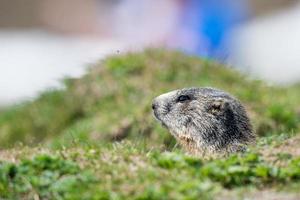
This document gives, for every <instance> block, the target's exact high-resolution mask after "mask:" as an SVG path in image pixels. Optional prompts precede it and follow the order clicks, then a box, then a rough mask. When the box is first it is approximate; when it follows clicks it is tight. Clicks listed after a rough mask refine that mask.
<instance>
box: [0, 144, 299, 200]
mask: <svg viewBox="0 0 300 200" xmlns="http://www.w3.org/2000/svg"><path fill="white" fill-rule="evenodd" d="M297 145H299V144H297ZM25 149H26V148H25ZM45 151H48V152H47V153H45ZM25 152H27V155H26V154H25V155H24V149H23V148H21V149H19V150H18V149H15V150H13V151H10V153H12V154H15V155H14V156H13V157H14V158H17V160H15V162H12V161H10V162H9V161H6V162H1V164H0V197H1V198H4V199H18V198H25V199H32V198H34V197H35V196H38V197H39V198H42V199H199V198H201V199H213V198H214V197H215V196H217V195H220V194H222V191H224V190H231V192H236V191H238V190H240V189H241V188H246V189H248V188H251V187H252V188H257V190H259V189H263V188H272V187H273V188H274V186H276V187H277V188H280V187H286V184H287V185H289V184H291V183H294V184H296V183H298V186H300V156H298V157H292V156H288V155H287V154H285V155H284V154H278V155H277V156H276V158H277V159H279V160H281V161H283V162H284V165H282V164H275V162H272V161H270V160H269V161H268V160H266V159H265V157H264V156H263V154H262V153H261V152H259V151H258V149H253V150H249V152H247V153H245V154H236V155H232V156H230V157H228V158H223V159H215V160H202V159H198V158H194V157H191V156H188V155H185V154H184V153H183V152H181V151H179V150H176V151H174V152H168V151H164V152H161V151H158V150H152V151H150V150H146V149H144V148H143V147H141V146H139V145H138V144H134V143H132V142H130V141H124V142H121V143H115V144H113V145H111V146H110V147H100V146H90V147H82V146H76V147H75V146H74V147H73V148H68V149H64V150H63V149H61V150H55V151H54V150H43V149H37V148H35V149H33V148H29V149H27V150H25ZM292 192H293V193H297V192H299V191H298V190H296V189H295V191H292Z"/></svg>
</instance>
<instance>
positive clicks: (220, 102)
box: [152, 88, 255, 152]
mask: <svg viewBox="0 0 300 200" xmlns="http://www.w3.org/2000/svg"><path fill="white" fill-rule="evenodd" d="M152 109H153V111H154V115H155V117H156V119H158V120H159V121H160V122H161V123H162V124H163V125H164V126H165V127H167V128H168V129H169V131H170V132H171V134H172V135H173V136H174V137H175V138H176V139H177V140H179V142H180V143H181V144H183V145H188V146H189V145H192V146H189V147H188V148H187V149H191V148H192V149H193V150H190V151H193V152H194V151H195V149H196V151H200V152H201V151H207V150H209V151H211V152H222V151H224V150H225V151H229V152H235V151H238V150H240V147H239V146H241V145H244V144H248V143H250V142H253V141H254V140H255V135H254V134H253V133H252V128H251V124H250V122H249V119H248V117H247V114H246V111H245V109H244V107H243V106H242V105H241V103H240V102H239V101H238V100H237V99H235V98H234V97H232V96H231V95H229V94H228V93H226V92H224V91H221V90H218V89H214V88H184V89H181V90H175V91H172V92H169V93H166V94H162V95H160V96H158V97H156V98H155V99H154V100H153V103H152ZM187 141H188V142H187Z"/></svg>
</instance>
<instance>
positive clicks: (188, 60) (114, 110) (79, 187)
mask: <svg viewBox="0 0 300 200" xmlns="http://www.w3.org/2000/svg"><path fill="white" fill-rule="evenodd" d="M63 84H64V86H65V87H64V88H65V89H63V90H48V91H45V92H43V93H41V94H40V96H39V97H38V98H36V99H34V100H31V101H27V102H23V103H21V104H19V105H15V106H12V107H9V108H4V109H3V108H2V109H1V111H0V146H1V149H2V150H0V158H1V160H2V161H1V162H0V199H36V198H40V199H199V198H200V199H214V198H215V197H217V196H220V195H221V196H222V195H227V194H228V193H229V194H231V195H233V196H235V197H237V196H240V194H239V193H244V194H249V191H254V192H256V193H257V192H259V191H261V190H269V189H270V190H272V191H273V190H275V191H273V192H275V195H276V194H277V190H280V191H288V192H289V193H290V194H295V195H297V189H293V188H298V187H300V171H299V169H300V149H299V145H300V139H299V137H298V136H297V135H296V133H299V132H300V131H299V129H300V125H299V124H300V123H299V122H300V107H299V103H298V101H299V99H300V92H299V91H300V85H299V84H298V85H297V84H296V85H292V86H285V87H279V86H270V85H268V84H266V83H264V82H263V81H259V80H254V79H251V78H249V77H247V76H245V75H243V74H241V73H239V72H237V71H236V70H234V69H232V68H230V67H224V66H222V65H220V64H218V63H215V62H214V61H210V60H203V59H199V58H197V57H192V56H187V55H184V54H182V53H179V52H170V51H165V50H159V49H148V50H145V51H144V52H140V53H127V54H124V55H117V56H110V57H108V58H106V59H105V60H102V61H99V62H98V63H96V64H94V65H92V66H89V70H88V71H87V73H86V74H85V75H84V76H83V77H81V78H78V79H71V78H66V79H64V80H63ZM190 86H199V87H201V86H211V87H217V88H220V89H223V90H226V91H228V92H230V93H232V94H233V95H234V96H236V97H237V98H239V99H240V100H241V101H242V102H243V104H244V105H245V106H246V108H247V111H248V113H249V115H250V118H251V121H252V123H253V125H254V129H255V131H256V133H257V134H258V135H259V136H260V138H259V139H258V145H257V146H256V147H253V149H251V150H249V152H247V153H245V154H243V155H232V156H230V157H228V158H223V159H215V160H203V159H201V158H200V159H199V158H193V157H190V156H188V155H185V154H184V152H182V151H181V150H180V148H179V147H178V146H177V145H176V142H175V141H174V139H173V138H172V137H171V136H170V134H169V133H168V132H167V130H165V129H163V128H162V127H161V126H160V124H159V123H156V122H155V120H153V117H152V113H151V106H150V105H151V100H152V99H153V97H155V96H156V95H159V94H161V93H163V92H166V91H169V90H172V89H176V88H182V87H190ZM241 191H242V192H241ZM225 193H226V194H225ZM241 198H242V197H241Z"/></svg>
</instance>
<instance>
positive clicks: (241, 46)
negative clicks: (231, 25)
mask: <svg viewBox="0 0 300 200" xmlns="http://www.w3.org/2000/svg"><path fill="white" fill-rule="evenodd" d="M232 42H233V52H232V54H231V55H230V59H229V60H230V62H231V63H232V64H233V65H235V66H238V68H240V69H242V70H243V69H245V70H247V71H249V72H251V73H252V74H254V75H255V76H256V77H259V78H262V79H265V80H267V81H270V82H271V83H277V84H290V83H294V82H299V81H300V3H298V4H296V5H295V6H293V7H291V8H287V9H285V10H282V11H279V12H277V13H274V14H272V15H270V16H267V17H262V18H258V19H255V20H253V21H250V22H248V23H246V24H244V25H242V26H240V27H238V28H237V29H236V30H235V31H234V33H233V41H232Z"/></svg>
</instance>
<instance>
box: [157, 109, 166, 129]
mask: <svg viewBox="0 0 300 200" xmlns="http://www.w3.org/2000/svg"><path fill="white" fill-rule="evenodd" d="M153 115H154V118H155V119H156V120H157V121H159V122H160V124H161V125H162V126H163V127H165V128H168V126H167V125H166V124H165V123H164V122H163V120H162V119H161V118H160V117H159V115H158V114H157V113H156V112H155V111H154V112H153Z"/></svg>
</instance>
